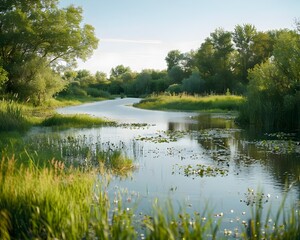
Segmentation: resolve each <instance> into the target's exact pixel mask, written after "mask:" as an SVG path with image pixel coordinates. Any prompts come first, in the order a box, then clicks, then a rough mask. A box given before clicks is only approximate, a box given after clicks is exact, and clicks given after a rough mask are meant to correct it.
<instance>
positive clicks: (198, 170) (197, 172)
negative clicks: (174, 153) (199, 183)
mask: <svg viewBox="0 0 300 240" xmlns="http://www.w3.org/2000/svg"><path fill="white" fill-rule="evenodd" d="M175 166H176V167H178V170H179V174H181V173H183V174H184V176H187V177H190V176H193V177H216V176H227V175H228V169H225V168H220V167H216V166H208V165H203V164H196V165H195V166H192V165H190V164H189V165H187V166H179V165H178V164H176V165H175ZM173 172H174V173H175V171H173Z"/></svg>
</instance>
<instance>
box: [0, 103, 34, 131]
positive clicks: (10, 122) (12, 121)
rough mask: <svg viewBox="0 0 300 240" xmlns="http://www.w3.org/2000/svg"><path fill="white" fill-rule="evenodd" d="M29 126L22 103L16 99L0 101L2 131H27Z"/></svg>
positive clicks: (0, 126)
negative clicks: (15, 100)
mask: <svg viewBox="0 0 300 240" xmlns="http://www.w3.org/2000/svg"><path fill="white" fill-rule="evenodd" d="M28 128H29V122H28V121H27V119H26V118H25V116H24V114H23V110H22V106H21V105H19V104H18V103H16V102H14V101H4V100H2V101H0V132H4V131H25V130H27V129H28Z"/></svg>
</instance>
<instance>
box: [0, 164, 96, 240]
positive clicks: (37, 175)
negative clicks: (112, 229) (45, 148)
mask: <svg viewBox="0 0 300 240" xmlns="http://www.w3.org/2000/svg"><path fill="white" fill-rule="evenodd" d="M18 165H19V164H17V160H16V159H14V158H10V159H7V158H3V159H2V160H1V163H0V189H1V195H0V211H1V217H2V218H1V220H0V221H2V222H4V225H1V231H0V232H1V234H2V235H1V236H0V237H1V239H3V238H4V239H9V238H7V236H8V235H9V236H10V238H12V239H49V238H51V239H53V238H58V239H77V238H78V237H79V236H83V235H84V234H85V233H86V232H87V231H88V219H89V214H90V205H91V203H92V198H91V197H90V196H92V185H93V175H92V174H84V173H82V172H80V171H77V170H72V171H69V170H66V169H65V168H64V164H63V163H61V162H58V161H54V160H53V161H52V162H51V167H48V168H42V169H41V168H38V167H36V166H35V165H34V164H32V165H31V166H29V167H24V166H23V165H21V166H18Z"/></svg>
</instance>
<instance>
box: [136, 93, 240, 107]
mask: <svg viewBox="0 0 300 240" xmlns="http://www.w3.org/2000/svg"><path fill="white" fill-rule="evenodd" d="M243 102H244V97H242V96H236V95H208V96H191V95H187V94H178V95H166V94H163V95H152V96H150V97H148V98H146V99H144V100H142V101H141V102H140V103H138V104H135V106H136V107H140V108H144V109H156V110H179V111H231V110H238V109H239V107H240V105H241V104H242V103H243Z"/></svg>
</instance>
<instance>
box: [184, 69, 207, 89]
mask: <svg viewBox="0 0 300 240" xmlns="http://www.w3.org/2000/svg"><path fill="white" fill-rule="evenodd" d="M204 88H205V82H204V80H203V79H201V76H200V74H199V72H198V71H194V72H193V73H192V74H191V76H190V77H188V78H185V79H183V81H182V90H183V91H184V92H187V93H191V94H194V93H203V92H205V89H204Z"/></svg>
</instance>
